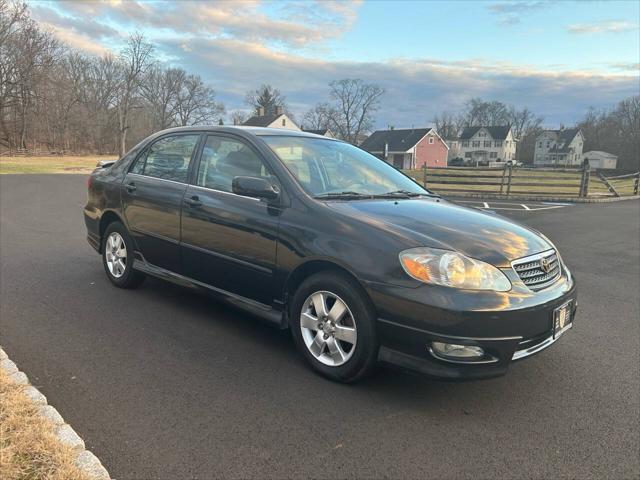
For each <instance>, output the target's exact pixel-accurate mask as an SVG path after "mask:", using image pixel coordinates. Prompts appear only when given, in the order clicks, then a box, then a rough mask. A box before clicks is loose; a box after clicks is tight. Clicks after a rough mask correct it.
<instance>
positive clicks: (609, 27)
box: [567, 20, 638, 34]
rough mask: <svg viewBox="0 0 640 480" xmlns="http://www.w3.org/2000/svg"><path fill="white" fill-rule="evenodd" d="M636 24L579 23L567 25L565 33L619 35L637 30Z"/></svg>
mask: <svg viewBox="0 0 640 480" xmlns="http://www.w3.org/2000/svg"><path fill="white" fill-rule="evenodd" d="M637 29H638V24H637V23H632V22H628V21H626V20H605V21H602V22H597V23H579V24H574V25H569V26H568V27H567V31H568V32H569V33H576V34H593V33H621V32H629V31H632V30H637Z"/></svg>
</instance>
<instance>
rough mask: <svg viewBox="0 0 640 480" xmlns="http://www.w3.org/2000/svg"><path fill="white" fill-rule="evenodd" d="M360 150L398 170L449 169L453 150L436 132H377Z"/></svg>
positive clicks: (421, 130) (410, 130)
mask: <svg viewBox="0 0 640 480" xmlns="http://www.w3.org/2000/svg"><path fill="white" fill-rule="evenodd" d="M360 148H362V149H363V150H366V151H367V152H369V153H371V154H373V155H375V156H376V157H378V158H380V159H382V160H384V161H386V162H388V163H390V164H392V165H394V166H395V167H398V168H405V169H410V168H422V167H423V165H427V167H446V166H447V152H448V151H449V147H448V146H447V144H446V143H445V142H444V141H443V140H442V138H440V135H438V133H437V132H436V131H435V130H434V129H432V128H411V129H394V128H393V127H392V128H390V129H388V130H377V131H375V132H373V133H372V134H371V136H369V137H368V138H367V139H366V140H365V141H364V142H362V144H361V145H360Z"/></svg>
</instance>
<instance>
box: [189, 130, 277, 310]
mask: <svg viewBox="0 0 640 480" xmlns="http://www.w3.org/2000/svg"><path fill="white" fill-rule="evenodd" d="M236 176H252V177H265V178H269V179H270V180H271V181H273V182H274V183H277V179H276V178H275V177H274V176H273V175H271V173H270V169H269V168H268V166H267V165H266V163H265V162H264V160H263V159H262V158H261V156H260V154H259V153H258V152H257V151H255V150H254V149H253V148H252V147H250V146H249V145H247V144H246V143H244V141H242V140H240V139H239V138H236V137H233V136H225V135H221V134H216V135H209V136H208V137H207V140H206V143H205V145H204V148H203V150H202V154H201V159H200V162H199V167H198V172H197V175H196V180H195V182H194V184H193V185H189V186H188V188H187V191H186V193H185V196H184V206H183V210H182V243H181V252H182V261H183V269H184V274H185V275H186V276H188V277H191V278H193V279H196V280H199V281H201V282H204V283H206V284H208V285H211V286H213V287H216V288H219V289H221V290H224V291H226V292H230V293H233V294H236V295H240V296H242V297H246V298H249V299H252V300H255V301H258V302H260V303H263V304H265V305H271V302H272V300H273V298H274V286H273V278H274V272H275V268H276V245H277V237H278V222H279V218H280V211H281V210H280V208H279V207H276V206H273V205H270V204H269V203H268V202H266V201H263V200H259V199H255V198H250V197H244V196H240V195H236V194H234V193H233V192H232V188H231V184H232V181H233V178H234V177H236Z"/></svg>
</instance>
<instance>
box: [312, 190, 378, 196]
mask: <svg viewBox="0 0 640 480" xmlns="http://www.w3.org/2000/svg"><path fill="white" fill-rule="evenodd" d="M313 198H371V195H365V194H363V193H359V192H351V191H345V192H327V193H321V194H320V195H315V196H314V197H313Z"/></svg>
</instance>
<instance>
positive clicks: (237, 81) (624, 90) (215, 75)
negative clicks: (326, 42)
mask: <svg viewBox="0 0 640 480" xmlns="http://www.w3.org/2000/svg"><path fill="white" fill-rule="evenodd" d="M187 47H188V51H186V50H185V48H184V42H181V41H178V40H176V41H173V40H164V41H163V44H162V49H163V50H164V51H166V52H168V53H169V54H170V55H172V56H173V57H174V58H175V59H176V60H178V59H179V61H180V62H181V63H182V64H183V65H184V66H185V68H187V69H188V70H192V71H196V72H198V73H199V74H201V75H202V76H203V77H204V78H208V79H211V81H212V82H213V83H214V85H215V86H216V88H217V90H218V92H219V94H220V97H221V99H222V100H224V101H225V102H226V103H227V105H228V107H229V108H230V109H234V108H237V107H238V106H240V105H241V104H242V99H243V97H244V93H245V92H246V91H247V90H249V89H251V88H255V87H256V85H259V84H260V83H271V84H273V85H274V86H276V87H277V88H279V89H280V90H281V91H282V92H283V93H285V94H286V95H287V98H288V100H289V102H290V104H291V105H290V106H291V108H292V109H293V111H294V112H295V113H297V114H299V116H302V114H303V113H304V111H306V110H307V109H308V108H310V107H311V106H312V105H313V104H315V103H316V102H319V101H323V100H326V99H327V98H328V93H329V89H328V86H327V84H328V83H329V82H330V81H331V80H334V79H339V78H347V77H349V78H362V79H363V80H365V81H367V82H373V83H377V84H380V85H381V86H382V87H384V88H385V90H386V93H385V95H384V97H383V101H382V108H381V110H380V112H379V113H378V115H377V124H378V126H379V127H384V126H386V125H388V124H391V125H395V126H396V127H398V128H400V127H408V126H411V125H415V126H418V125H427V124H428V123H429V122H430V121H431V119H432V118H433V116H434V115H435V114H436V113H438V112H440V111H442V110H456V109H458V108H461V107H462V105H463V103H464V102H465V100H467V99H468V98H469V97H473V96H480V97H483V98H486V99H491V100H500V101H504V102H506V103H511V104H515V105H517V106H525V105H526V106H528V107H529V108H530V109H532V110H533V111H535V112H536V113H538V114H541V115H544V116H545V117H546V120H547V122H549V123H554V124H557V123H560V122H564V123H571V122H574V121H577V120H578V119H579V118H581V117H582V115H583V114H584V112H585V111H586V110H587V108H588V107H589V106H596V107H605V106H610V105H612V104H615V103H616V102H618V101H619V100H620V99H621V98H624V97H626V96H630V95H634V94H636V95H637V94H639V93H640V92H639V91H638V78H637V76H633V75H628V74H625V75H622V74H620V75H618V74H611V75H604V74H597V73H592V72H579V71H578V72H576V71H558V72H545V71H540V70H537V69H534V68H532V67H528V66H522V65H514V64H510V63H507V62H491V61H489V60H487V59H471V60H466V61H441V60H437V59H422V60H415V59H412V60H395V61H389V62H357V61H350V62H332V61H323V60H318V59H309V58H306V57H303V56H300V55H290V54H283V53H281V52H276V51H273V50H271V49H269V48H267V47H265V46H264V45H260V44H246V43H242V42H238V41H235V40H222V41H220V40H217V41H210V40H206V39H193V40H192V41H189V42H188V44H187ZM236 58H242V62H237V61H236Z"/></svg>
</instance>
